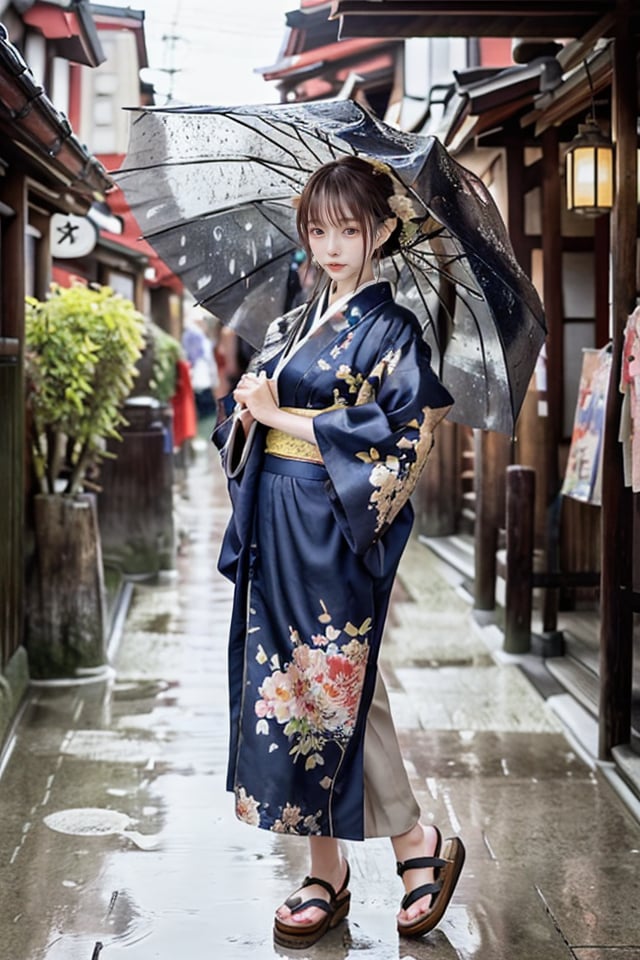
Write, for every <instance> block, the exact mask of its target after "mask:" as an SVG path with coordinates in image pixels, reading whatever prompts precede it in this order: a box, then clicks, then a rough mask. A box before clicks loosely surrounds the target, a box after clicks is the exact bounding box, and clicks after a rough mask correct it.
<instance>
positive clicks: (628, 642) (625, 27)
mask: <svg viewBox="0 0 640 960" xmlns="http://www.w3.org/2000/svg"><path fill="white" fill-rule="evenodd" d="M630 15H631V0H617V2H616V27H615V30H616V34H615V47H614V61H613V97H612V104H613V132H614V140H615V145H616V199H615V207H614V211H613V217H612V237H611V250H612V270H613V277H612V281H613V283H612V287H613V331H612V334H613V360H612V365H611V381H610V384H609V393H608V399H607V408H606V413H605V430H604V441H603V450H602V548H601V549H602V553H601V567H600V569H601V571H602V574H601V581H600V591H601V602H600V716H599V733H600V736H599V753H600V758H601V759H603V760H605V759H607V758H608V757H609V756H610V754H611V749H612V747H614V746H616V745H617V744H623V743H628V742H629V739H630V735H631V684H632V665H633V638H632V625H633V614H632V596H631V593H632V591H631V583H632V566H633V563H632V558H633V542H632V530H633V525H632V523H631V522H630V521H631V516H632V511H631V493H630V490H629V489H628V488H625V486H624V482H623V464H622V454H621V448H620V444H619V443H618V427H619V423H620V406H621V395H620V392H619V390H618V383H619V377H620V363H621V356H622V336H623V331H624V327H625V324H626V321H627V316H628V315H629V313H630V312H631V310H632V309H633V307H634V304H635V294H636V244H637V239H636V238H637V226H638V211H637V158H636V156H637V155H636V151H637V132H636V124H637V120H636V108H637V91H636V38H635V37H634V36H633V33H632V31H631V17H630Z"/></svg>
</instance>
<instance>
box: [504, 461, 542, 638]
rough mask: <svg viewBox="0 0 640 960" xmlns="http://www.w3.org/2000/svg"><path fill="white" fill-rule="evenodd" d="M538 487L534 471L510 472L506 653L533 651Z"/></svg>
mask: <svg viewBox="0 0 640 960" xmlns="http://www.w3.org/2000/svg"><path fill="white" fill-rule="evenodd" d="M535 483H536V474H535V470H533V469H532V468H531V467H520V466H512V467H508V468H507V497H506V499H507V574H506V577H507V589H506V600H505V630H504V649H505V651H506V652H507V653H527V652H528V651H529V649H530V648H531V608H532V590H533V527H534V501H535Z"/></svg>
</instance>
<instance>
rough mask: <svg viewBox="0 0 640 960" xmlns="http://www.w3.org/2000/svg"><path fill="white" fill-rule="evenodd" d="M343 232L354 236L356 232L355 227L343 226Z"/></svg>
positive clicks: (348, 235)
mask: <svg viewBox="0 0 640 960" xmlns="http://www.w3.org/2000/svg"><path fill="white" fill-rule="evenodd" d="M344 232H345V234H346V236H347V237H355V236H356V235H357V233H358V230H357V228H356V227H345V229H344Z"/></svg>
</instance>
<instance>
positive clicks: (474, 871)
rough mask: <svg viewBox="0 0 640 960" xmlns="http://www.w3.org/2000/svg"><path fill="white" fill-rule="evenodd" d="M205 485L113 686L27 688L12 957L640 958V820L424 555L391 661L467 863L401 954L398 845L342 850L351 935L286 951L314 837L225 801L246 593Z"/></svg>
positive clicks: (14, 822) (197, 471)
mask: <svg viewBox="0 0 640 960" xmlns="http://www.w3.org/2000/svg"><path fill="white" fill-rule="evenodd" d="M189 489H190V499H188V500H180V502H179V507H178V509H179V515H180V523H181V525H182V526H183V528H184V529H185V530H186V531H188V532H189V535H190V542H189V543H188V545H187V547H186V549H185V551H184V555H183V556H181V557H180V558H179V562H178V577H177V579H176V580H175V581H171V582H166V583H163V584H159V585H158V584H156V585H151V584H139V585H137V586H136V587H135V592H134V596H133V602H132V605H131V608H130V611H129V615H128V617H127V620H126V623H125V626H124V630H123V633H122V638H121V641H120V643H119V646H118V649H117V652H116V653H115V654H114V658H113V660H114V662H113V666H114V670H113V672H112V675H111V676H110V677H109V678H108V679H107V680H105V681H103V682H100V683H90V684H80V685H77V686H64V687H63V686H55V685H54V686H39V687H34V688H33V690H32V693H31V696H30V699H29V700H28V703H27V705H26V708H25V710H24V713H23V715H22V718H21V721H20V723H19V724H18V726H17V728H16V730H15V732H14V735H13V736H12V738H11V739H10V741H9V743H8V747H7V749H6V750H5V753H4V758H3V764H2V775H1V777H0V816H1V824H2V830H1V833H0V907H1V909H0V960H112V958H113V960H115V958H118V957H123V958H131V960H152V958H153V960H205V958H206V960H212V958H215V960H217V958H220V960H236V958H241V957H242V958H247V957H251V958H252V960H268V958H273V957H278V956H295V957H297V958H298V960H307V958H310V960H314V958H324V960H338V958H341V960H342V958H356V957H359V958H363V957H368V958H370V960H395V958H406V960H411V958H413V960H454V958H464V960H472V958H473V960H567V958H571V957H573V958H576V960H638V958H640V917H639V914H640V911H639V909H638V904H639V903H640V825H638V823H637V822H636V821H635V820H634V819H633V818H632V817H631V815H630V813H629V812H628V811H627V809H626V808H625V807H624V806H623V805H622V803H621V801H620V800H619V799H618V797H617V796H616V795H615V794H614V793H613V791H612V790H611V788H610V787H609V786H608V785H607V783H606V782H605V781H604V779H603V778H602V777H601V776H600V775H599V774H598V773H597V771H595V770H593V769H592V768H591V767H590V766H589V765H588V764H587V763H585V761H584V760H583V759H581V758H580V757H579V756H577V755H576V753H575V752H574V751H573V749H572V747H571V745H570V743H569V742H568V741H567V740H566V739H565V736H564V734H563V733H562V731H561V730H560V728H559V727H558V722H557V720H556V719H554V715H553V714H552V712H551V711H550V710H549V709H548V708H547V706H546V705H545V702H544V700H543V699H542V698H541V697H540V696H539V695H538V693H537V692H536V691H535V690H534V688H533V687H532V686H531V685H530V683H529V681H528V680H527V679H526V678H525V676H524V675H523V673H522V672H521V671H520V670H519V668H518V667H517V666H514V665H510V664H508V663H504V662H502V661H500V662H498V661H497V660H496V659H494V657H493V656H492V655H491V650H490V645H489V644H487V642H486V639H485V637H484V636H483V633H482V631H480V629H479V628H478V627H477V626H476V625H475V624H474V623H473V621H472V618H471V614H470V608H469V603H468V599H467V598H466V597H465V596H464V594H463V593H462V592H461V590H460V589H459V587H458V584H457V581H456V577H455V576H454V575H453V574H452V573H451V571H450V570H449V569H448V568H447V567H445V566H443V565H442V564H441V562H440V561H438V560H437V559H436V558H435V557H434V556H433V555H432V554H431V553H430V552H429V551H428V550H427V548H426V547H424V546H422V545H420V544H418V543H412V544H411V545H410V547H409V549H408V551H407V554H406V555H405V558H404V560H403V563H402V569H401V577H400V579H399V583H398V585H397V588H396V591H395V599H394V603H393V608H392V616H391V620H390V623H389V627H388V631H387V637H386V641H385V648H384V655H383V669H384V672H385V675H386V677H387V680H388V684H389V688H390V695H391V700H392V708H393V711H394V715H395V717H396V722H397V726H398V730H399V736H400V739H401V743H402V746H403V751H404V755H405V758H406V762H407V765H408V769H409V771H410V775H411V778H412V782H413V784H414V786H415V789H416V792H417V795H418V797H419V799H420V801H421V803H422V806H423V810H424V818H425V820H427V821H429V820H433V821H434V822H436V823H437V824H438V825H439V826H440V827H441V829H442V831H443V833H444V834H445V835H448V834H451V833H460V835H461V836H462V837H463V839H464V842H465V844H466V846H467V865H466V868H465V870H464V872H463V875H462V878H461V881H460V883H459V885H458V888H457V890H456V893H455V896H454V899H453V902H452V905H451V906H450V908H449V910H448V912H447V914H446V916H445V918H444V920H443V921H442V923H441V925H440V927H439V928H438V929H436V930H435V931H434V932H433V933H431V934H430V935H428V936H426V937H424V938H423V939H422V940H419V941H408V940H399V938H398V936H397V934H396V930H395V923H394V915H395V912H396V910H397V907H398V903H399V900H400V897H401V883H400V880H399V879H398V878H397V877H396V876H395V871H394V860H393V856H392V853H391V849H390V846H389V844H388V842H387V841H384V840H375V841H367V842H366V843H349V844H346V845H345V846H346V848H347V855H348V857H349V860H350V862H351V867H352V883H351V890H352V908H351V914H350V917H349V919H348V921H347V922H345V923H342V924H340V925H339V926H338V927H337V928H336V929H335V930H334V931H332V932H331V933H330V934H328V935H327V936H326V937H325V938H324V939H323V940H322V941H321V942H320V943H319V944H317V945H316V946H314V947H312V948H309V949H308V950H302V951H297V952H295V951H291V952H287V951H283V950H282V949H281V948H276V947H274V944H273V941H272V913H273V909H274V907H275V906H276V905H277V903H278V902H280V901H281V900H283V899H284V898H285V897H286V896H287V895H288V894H289V893H290V892H291V890H292V889H293V888H294V887H295V885H296V881H297V880H298V879H300V878H302V876H304V874H305V872H306V867H307V864H306V858H305V842H304V841H302V840H298V839H297V838H290V837H277V836H275V835H272V834H269V833H265V832H262V831H258V830H255V829H253V828H251V827H247V826H246V825H244V824H241V823H239V822H238V821H237V820H236V819H235V817H234V815H233V808H232V802H231V797H230V795H228V794H226V793H225V790H224V776H225V764H226V687H225V639H226V621H227V618H228V614H229V608H230V599H231V593H230V587H229V585H228V584H227V583H226V582H225V581H223V580H222V579H221V578H220V577H219V576H218V575H217V573H216V571H215V555H216V551H217V544H218V541H219V537H220V533H221V530H222V528H223V525H224V522H225V519H226V516H227V511H228V506H227V500H226V494H225V491H224V487H223V484H222V480H221V477H220V474H219V471H218V468H217V466H216V463H215V460H214V455H213V454H209V453H208V452H202V453H200V454H199V457H198V459H197V461H196V464H195V466H194V467H193V469H192V471H191V474H190V478H189Z"/></svg>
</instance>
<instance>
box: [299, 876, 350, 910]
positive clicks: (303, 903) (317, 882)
mask: <svg viewBox="0 0 640 960" xmlns="http://www.w3.org/2000/svg"><path fill="white" fill-rule="evenodd" d="M312 886H318V887H322V889H323V890H326V891H327V893H328V894H329V896H330V897H331V899H330V900H329V902H327V901H326V900H322V899H321V898H320V897H312V898H311V899H310V900H304V899H303V898H302V897H301V896H300V894H299V893H294V894H292V895H291V896H290V897H289V898H288V899H287V900H285V904H286V905H287V906H288V907H289V909H290V910H291V913H298V912H299V911H300V910H306V909H307V907H319V908H320V909H321V910H325V911H326V912H327V913H333V912H334V910H335V901H336V897H337V894H336V891H335V890H334V888H333V886H332V885H331V884H330V883H329V882H328V881H327V880H323V879H322V878H321V877H305V878H304V880H303V881H302V883H301V884H300V890H304V888H305V887H312ZM339 892H342V888H341V889H340V891H339Z"/></svg>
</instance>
